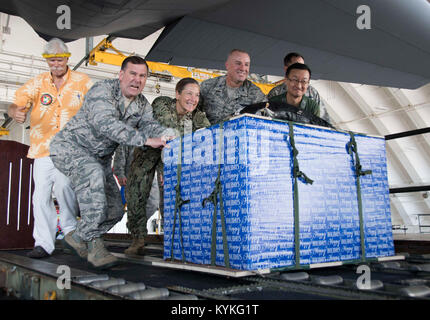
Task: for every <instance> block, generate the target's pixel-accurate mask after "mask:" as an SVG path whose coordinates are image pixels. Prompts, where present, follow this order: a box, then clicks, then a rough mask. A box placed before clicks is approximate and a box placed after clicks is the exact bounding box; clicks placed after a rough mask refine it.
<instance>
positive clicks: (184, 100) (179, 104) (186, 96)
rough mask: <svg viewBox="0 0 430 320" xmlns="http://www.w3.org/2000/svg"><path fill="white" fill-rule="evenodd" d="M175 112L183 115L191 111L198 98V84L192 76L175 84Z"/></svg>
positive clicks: (195, 105)
mask: <svg viewBox="0 0 430 320" xmlns="http://www.w3.org/2000/svg"><path fill="white" fill-rule="evenodd" d="M175 91H176V112H177V113H178V115H180V116H183V115H185V114H186V113H188V112H193V111H194V109H195V108H196V107H197V104H198V103H199V98H200V86H199V84H198V82H197V81H196V80H194V79H193V78H184V79H182V80H180V81H179V82H178V83H177V84H176V89H175Z"/></svg>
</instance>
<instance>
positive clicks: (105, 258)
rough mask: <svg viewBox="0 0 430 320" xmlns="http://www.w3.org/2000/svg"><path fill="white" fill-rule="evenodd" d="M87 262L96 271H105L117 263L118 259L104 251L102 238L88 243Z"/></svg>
mask: <svg viewBox="0 0 430 320" xmlns="http://www.w3.org/2000/svg"><path fill="white" fill-rule="evenodd" d="M87 243H88V262H89V263H90V264H91V265H92V266H93V267H94V268H97V269H107V268H110V267H113V266H114V265H116V264H117V263H118V259H117V258H116V257H115V256H113V255H112V254H110V253H109V251H107V250H106V248H105V245H104V243H103V239H102V238H95V239H93V240H91V241H88V242H87Z"/></svg>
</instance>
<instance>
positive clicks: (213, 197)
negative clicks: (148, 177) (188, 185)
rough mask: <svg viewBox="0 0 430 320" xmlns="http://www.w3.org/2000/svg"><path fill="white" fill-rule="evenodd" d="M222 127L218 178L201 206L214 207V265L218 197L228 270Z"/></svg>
mask: <svg viewBox="0 0 430 320" xmlns="http://www.w3.org/2000/svg"><path fill="white" fill-rule="evenodd" d="M223 125H224V123H223V122H222V123H221V124H220V147H219V164H218V176H217V178H216V180H215V187H214V189H213V191H212V193H211V194H210V195H209V197H207V198H205V199H203V202H202V206H203V207H205V206H206V203H207V202H208V201H209V202H212V204H213V205H214V212H213V216H212V240H211V265H213V266H214V265H215V262H216V224H217V205H218V196H219V207H220V216H221V217H220V218H221V227H222V244H223V250H224V264H225V266H226V267H227V268H230V258H229V254H228V244H227V232H226V226H225V216H224V202H223V199H222V183H221V163H222V158H221V157H222V150H223V141H224V133H223Z"/></svg>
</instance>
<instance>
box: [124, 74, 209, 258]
mask: <svg viewBox="0 0 430 320" xmlns="http://www.w3.org/2000/svg"><path fill="white" fill-rule="evenodd" d="M175 91H176V99H172V98H170V97H166V96H161V97H158V98H156V99H155V100H154V101H153V103H152V108H153V116H154V119H155V120H156V121H158V122H159V123H160V124H161V125H163V126H165V127H168V128H174V129H176V130H178V131H179V132H180V134H181V135H183V134H184V128H191V127H192V130H193V131H195V130H197V129H200V128H204V127H208V126H210V123H209V120H208V119H207V118H206V114H205V113H204V112H202V111H200V110H198V109H196V107H197V104H198V103H199V97H200V86H199V84H198V82H197V81H196V80H194V79H192V78H184V79H182V80H180V81H179V82H178V83H177V85H176V88H175ZM156 171H157V174H158V176H157V177H158V184H159V190H160V213H161V215H163V207H164V201H163V195H164V188H163V162H162V160H161V150H160V149H154V148H151V147H143V148H135V151H134V155H133V161H132V163H131V166H130V171H129V173H128V176H127V186H126V199H127V228H128V229H129V230H130V233H131V235H132V237H133V242H132V244H131V246H130V247H129V248H128V249H126V250H125V253H126V254H128V255H133V254H143V249H144V236H145V235H146V234H147V230H146V221H147V216H146V202H147V200H148V197H149V192H150V190H151V184H152V181H153V179H154V174H155V172H156Z"/></svg>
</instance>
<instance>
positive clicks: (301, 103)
mask: <svg viewBox="0 0 430 320" xmlns="http://www.w3.org/2000/svg"><path fill="white" fill-rule="evenodd" d="M285 78H286V83H287V85H288V91H287V92H286V93H285V92H284V93H281V94H279V95H277V96H274V97H272V98H270V99H269V102H285V103H288V104H290V105H293V106H295V107H298V108H301V109H303V110H305V111H307V112H309V113H312V114H314V115H316V116H318V117H319V116H320V107H319V104H318V103H317V102H316V101H315V100H314V99H311V98H309V97H307V96H306V95H305V93H306V90H307V89H308V86H309V81H310V80H311V69H309V67H308V66H307V65H305V64H303V63H294V64H292V65H290V66H289V67H288V69H287V72H286V73H285Z"/></svg>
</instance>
